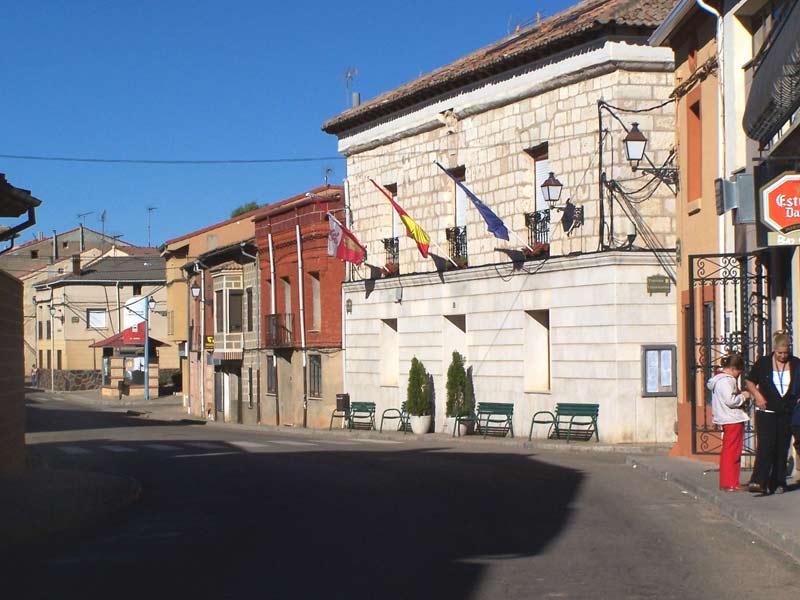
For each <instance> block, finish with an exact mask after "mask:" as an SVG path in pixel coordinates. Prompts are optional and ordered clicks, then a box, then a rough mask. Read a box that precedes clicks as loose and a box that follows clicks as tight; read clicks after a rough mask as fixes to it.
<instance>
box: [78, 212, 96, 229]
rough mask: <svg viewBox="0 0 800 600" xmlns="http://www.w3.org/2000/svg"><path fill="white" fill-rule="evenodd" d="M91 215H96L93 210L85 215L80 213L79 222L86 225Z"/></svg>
mask: <svg viewBox="0 0 800 600" xmlns="http://www.w3.org/2000/svg"><path fill="white" fill-rule="evenodd" d="M91 214H94V211H93V210H90V211H89V212H85V213H78V220H79V221H80V222H81V225H86V217H88V216H89V215H91Z"/></svg>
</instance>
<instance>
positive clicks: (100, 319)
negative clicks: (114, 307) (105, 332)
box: [86, 308, 106, 329]
mask: <svg viewBox="0 0 800 600" xmlns="http://www.w3.org/2000/svg"><path fill="white" fill-rule="evenodd" d="M105 328H106V309H104V308H87V309H86V329H105Z"/></svg>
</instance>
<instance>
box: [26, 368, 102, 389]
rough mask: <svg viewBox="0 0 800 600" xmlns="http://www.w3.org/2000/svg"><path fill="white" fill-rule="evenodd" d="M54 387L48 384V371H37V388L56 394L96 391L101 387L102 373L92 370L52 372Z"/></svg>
mask: <svg viewBox="0 0 800 600" xmlns="http://www.w3.org/2000/svg"><path fill="white" fill-rule="evenodd" d="M52 373H53V377H54V379H55V386H51V384H50V381H51V379H50V369H39V381H38V385H37V387H39V388H41V389H43V390H50V389H55V390H56V391H57V392H78V391H84V390H97V389H100V388H101V387H102V385H103V372H102V371H92V370H74V371H73V370H70V371H64V370H62V371H59V370H54V371H53V372H52Z"/></svg>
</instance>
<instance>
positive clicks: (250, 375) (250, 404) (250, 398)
mask: <svg viewBox="0 0 800 600" xmlns="http://www.w3.org/2000/svg"><path fill="white" fill-rule="evenodd" d="M247 406H248V408H253V369H252V367H247Z"/></svg>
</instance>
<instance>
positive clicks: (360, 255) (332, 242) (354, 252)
mask: <svg viewBox="0 0 800 600" xmlns="http://www.w3.org/2000/svg"><path fill="white" fill-rule="evenodd" d="M328 224H329V225H330V231H329V232H328V256H335V257H336V258H338V259H341V260H345V261H347V262H351V263H355V264H357V265H360V264H361V263H362V262H364V257H365V256H366V254H367V251H366V249H365V248H364V246H362V245H361V243H360V242H359V241H358V238H356V236H355V235H353V232H352V231H350V230H349V229H348V228H347V227H345V226H344V225H342V224H341V223H339V221H337V220H336V218H335V217H334V216H333V215H331V214H330V213H329V214H328Z"/></svg>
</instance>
